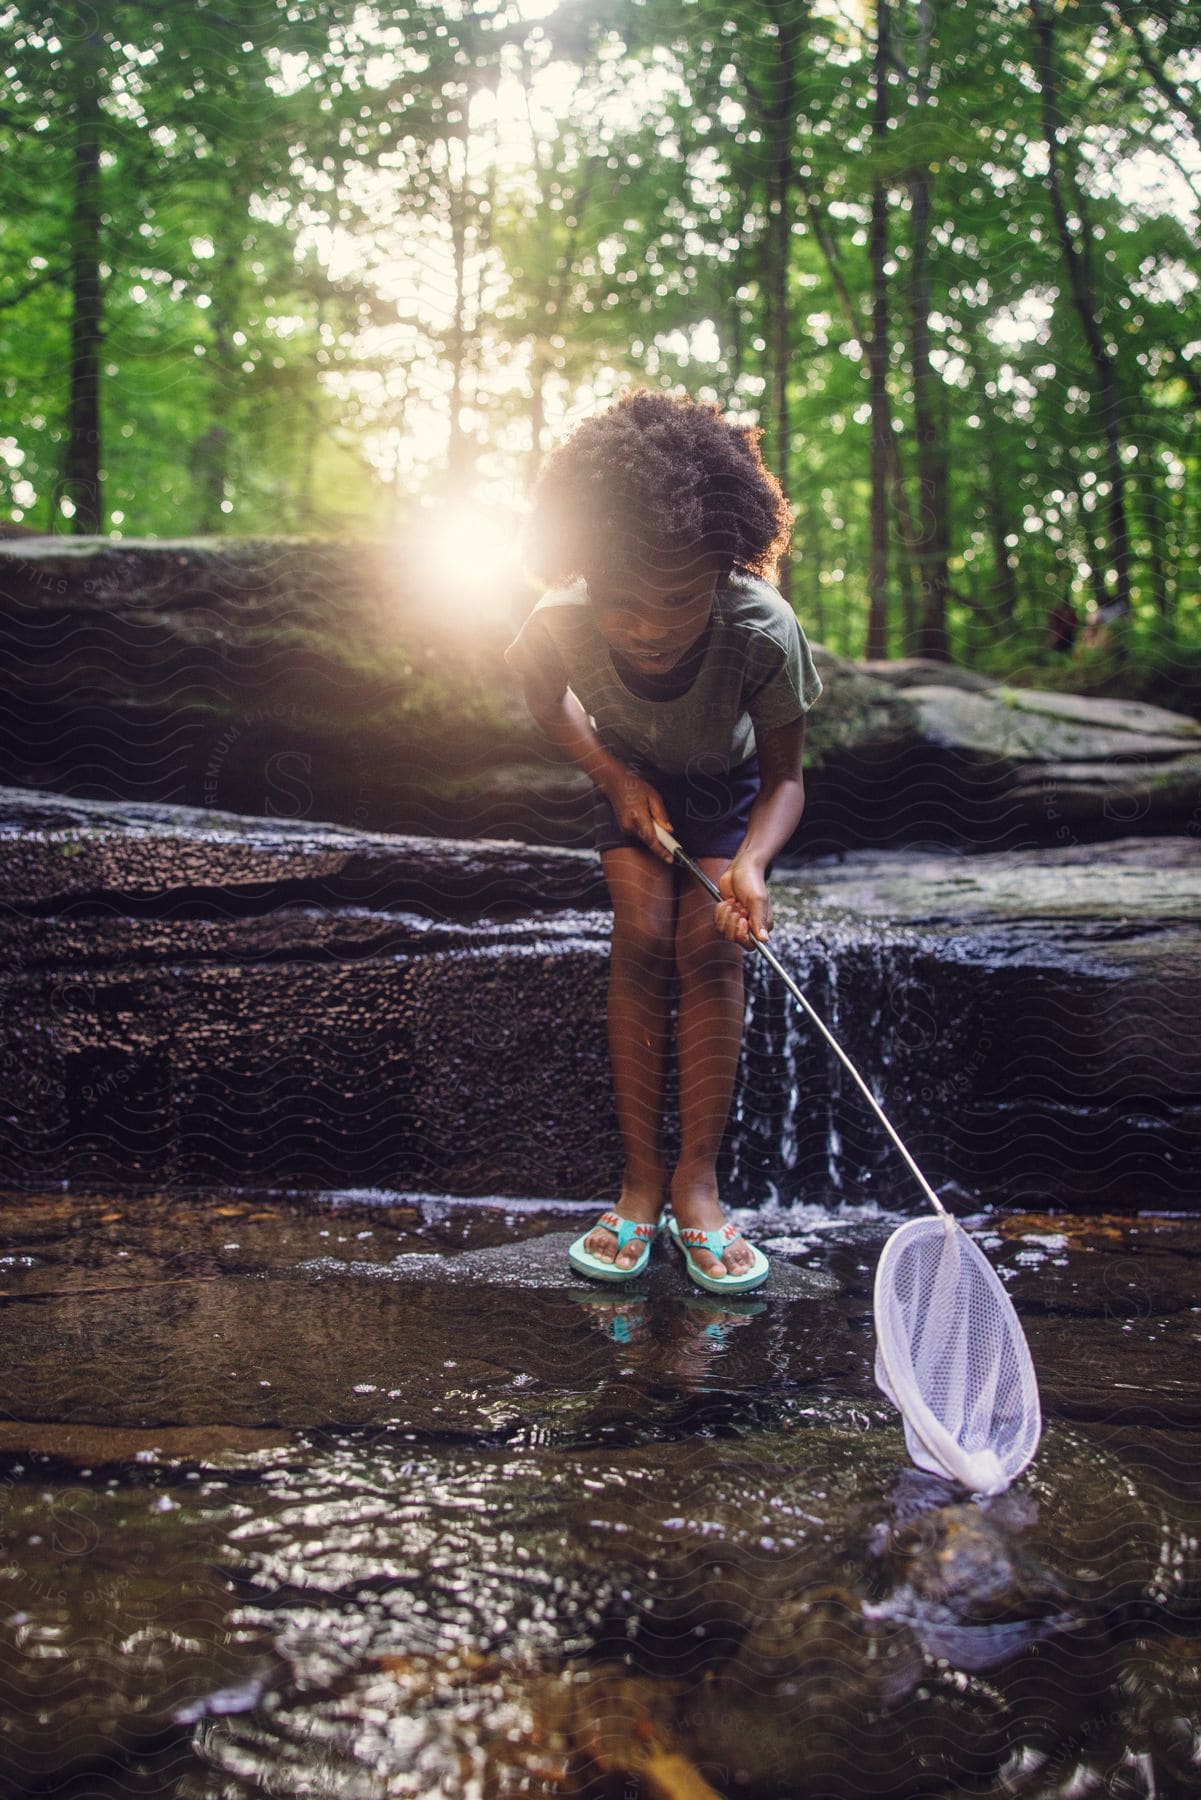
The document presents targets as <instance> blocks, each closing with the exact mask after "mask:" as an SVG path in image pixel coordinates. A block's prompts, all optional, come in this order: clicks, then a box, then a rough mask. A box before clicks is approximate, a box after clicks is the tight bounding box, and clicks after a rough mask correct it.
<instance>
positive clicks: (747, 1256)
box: [671, 1164, 755, 1277]
mask: <svg viewBox="0 0 1201 1800" xmlns="http://www.w3.org/2000/svg"><path fill="white" fill-rule="evenodd" d="M671 1210H672V1212H673V1213H674V1214H675V1216H676V1221H677V1223H678V1224H679V1225H681V1226H683V1227H687V1228H688V1229H690V1230H694V1231H720V1230H721V1228H722V1226H723V1225H726V1224H728V1223H729V1221H728V1220H727V1218H726V1215H725V1213H724V1212H723V1211H722V1209H721V1202H720V1200H719V1199H718V1198H717V1177H716V1175H715V1174H714V1172H713V1169H712V1167H711V1166H710V1167H706V1168H704V1169H698V1170H695V1171H693V1170H688V1169H686V1168H685V1167H684V1165H683V1164H681V1165H680V1167H679V1168H678V1169H677V1170H676V1172H675V1174H674V1175H673V1176H672V1179H671ZM688 1254H689V1255H690V1256H691V1257H692V1260H693V1262H694V1263H696V1265H697V1267H698V1268H699V1269H700V1271H701V1274H702V1275H713V1276H719V1277H720V1276H722V1275H745V1274H746V1272H747V1270H748V1269H749V1268H751V1266H752V1265H753V1263H754V1260H755V1259H754V1257H753V1256H752V1255H751V1247H750V1245H749V1244H748V1243H747V1241H746V1239H745V1238H744V1237H736V1238H735V1239H734V1240H733V1242H732V1243H730V1244H727V1246H726V1248H725V1250H724V1251H723V1252H722V1255H721V1259H720V1260H719V1259H718V1258H717V1257H716V1256H711V1255H710V1254H709V1252H708V1251H707V1250H705V1249H703V1248H702V1247H701V1246H700V1245H699V1244H689V1246H688Z"/></svg>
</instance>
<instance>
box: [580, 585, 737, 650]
mask: <svg viewBox="0 0 1201 1800" xmlns="http://www.w3.org/2000/svg"><path fill="white" fill-rule="evenodd" d="M721 573H722V572H721V570H720V569H719V568H718V567H717V566H716V565H715V564H714V563H713V562H712V561H710V559H709V558H707V557H690V558H689V559H688V560H687V561H682V562H679V563H677V564H675V565H674V566H673V567H670V568H667V569H649V570H647V571H645V572H643V571H641V570H640V571H637V572H632V571H626V572H623V573H622V574H621V575H618V576H604V577H598V578H597V579H596V580H589V582H588V593H589V596H590V598H591V601H592V610H593V614H594V616H595V618H596V623H597V628H598V630H599V631H600V634H601V636H602V637H603V638H604V640H605V642H606V643H607V644H608V645H609V647H610V648H611V649H613V650H616V651H617V654H618V655H619V656H621V657H624V658H625V660H626V661H627V662H629V663H633V665H634V667H635V668H636V669H639V670H641V671H642V673H643V674H645V675H664V674H666V672H667V671H668V670H669V669H674V668H675V666H676V664H677V663H678V662H680V661H681V660H682V659H683V658H684V657H685V656H686V655H687V654H688V652H689V650H691V648H692V646H693V645H694V644H695V643H696V641H697V639H698V638H699V637H700V636H701V635H702V634H703V632H704V630H705V627H706V625H707V624H708V623H709V615H710V613H711V612H712V611H713V601H714V597H715V595H716V593H717V585H718V582H719V581H720V579H721Z"/></svg>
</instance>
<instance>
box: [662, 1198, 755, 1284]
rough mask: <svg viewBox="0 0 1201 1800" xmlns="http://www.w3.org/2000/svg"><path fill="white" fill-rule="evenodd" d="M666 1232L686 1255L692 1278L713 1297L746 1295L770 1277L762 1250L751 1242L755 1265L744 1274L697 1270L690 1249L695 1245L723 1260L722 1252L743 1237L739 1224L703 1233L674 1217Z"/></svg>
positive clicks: (753, 1263)
mask: <svg viewBox="0 0 1201 1800" xmlns="http://www.w3.org/2000/svg"><path fill="white" fill-rule="evenodd" d="M667 1229H668V1231H670V1233H671V1235H672V1237H673V1238H674V1239H675V1241H676V1243H677V1244H678V1245H679V1247H680V1249H681V1250H682V1251H683V1252H684V1261H685V1263H686V1264H687V1267H688V1273H689V1275H691V1277H692V1279H693V1281H695V1282H696V1284H697V1286H698V1287H703V1288H705V1289H706V1290H707V1291H708V1292H709V1293H710V1294H745V1293H746V1292H747V1290H748V1289H749V1288H757V1287H761V1286H762V1284H763V1283H764V1282H765V1281H766V1280H767V1278H768V1276H769V1275H770V1274H771V1264H770V1263H769V1262H768V1260H767V1258H766V1256H764V1254H763V1252H762V1250H756V1248H755V1246H754V1244H751V1243H749V1242H748V1244H747V1248H748V1249H749V1251H750V1253H751V1257H752V1262H751V1266H750V1268H749V1269H747V1270H746V1271H745V1273H744V1274H742V1275H706V1274H705V1272H704V1270H703V1269H698V1268H697V1266H696V1264H695V1263H694V1262H693V1260H692V1256H691V1254H690V1251H689V1246H694V1247H695V1248H696V1249H698V1250H700V1249H704V1250H707V1251H708V1252H709V1254H710V1256H716V1257H718V1258H720V1257H721V1255H722V1253H723V1251H725V1250H728V1249H729V1247H730V1245H731V1244H732V1243H733V1242H734V1239H735V1238H738V1237H741V1236H742V1233H741V1232H740V1231H739V1229H738V1227H737V1226H736V1225H730V1224H728V1223H727V1224H725V1225H719V1226H718V1227H717V1229H716V1231H700V1230H693V1229H692V1228H691V1227H689V1226H684V1225H681V1224H680V1223H679V1222H678V1220H676V1219H675V1218H674V1217H672V1218H670V1219H668V1221H667Z"/></svg>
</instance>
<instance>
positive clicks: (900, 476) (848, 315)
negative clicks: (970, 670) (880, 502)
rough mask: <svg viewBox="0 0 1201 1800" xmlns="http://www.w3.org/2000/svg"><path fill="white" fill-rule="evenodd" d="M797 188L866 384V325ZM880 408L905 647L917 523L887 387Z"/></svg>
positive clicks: (913, 625) (913, 601)
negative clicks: (899, 548)
mask: <svg viewBox="0 0 1201 1800" xmlns="http://www.w3.org/2000/svg"><path fill="white" fill-rule="evenodd" d="M800 188H801V197H802V199H803V201H804V204H805V217H806V221H807V223H808V225H809V229H810V231H811V232H812V233H813V237H814V241H815V242H816V244H817V246H818V248H819V249H820V251H821V253H822V257H823V258H824V260H825V264H826V268H827V270H828V272H829V276H830V284H831V286H832V287H833V289H834V298H835V299H836V300H837V302H838V310H839V312H840V313H841V315H842V320H843V323H844V324H845V326H846V328H847V330H848V331H849V332H850V334H851V336H852V337H853V338H854V340H855V342H856V343H857V344H858V346H859V351H860V354H861V356H862V357H863V362H864V367H865V368H866V369H867V372H868V380H869V384H870V379H871V342H870V337H869V334H868V330H867V327H866V326H865V325H864V323H863V321H862V320H861V319H860V317H859V314H858V312H857V310H856V308H855V302H854V301H853V300H852V298H851V295H850V290H849V289H848V287H847V284H846V280H845V278H844V276H843V273H842V269H841V268H840V266H839V261H838V246H837V244H836V243H834V241H833V240H832V238H831V236H830V233H829V231H828V229H827V227H826V222H825V220H824V218H823V217H822V214H821V209H820V208H819V206H818V204H817V201H816V200H815V199H814V196H813V189H812V188H811V187H810V186H809V184H808V183H807V182H805V181H801V183H800ZM869 391H870V386H869ZM881 410H882V412H883V413H884V415H885V417H886V420H887V426H888V431H887V454H888V485H889V492H890V494H891V497H892V505H893V513H894V515H895V518H896V522H897V528H898V530H899V532H900V536H901V541H902V543H903V544H904V546H905V554H904V556H902V557H901V558H900V559H899V561H900V577H901V619H902V624H903V632H904V638H905V646H906V648H907V649H911V648H912V647H913V645H914V644H915V643H916V641H917V631H918V609H917V595H916V593H915V592H914V585H913V557H914V553H915V548H916V545H917V526H916V525H915V524H914V521H913V514H912V513H911V512H910V510H909V496H908V494H906V492H905V474H904V470H903V469H902V467H901V451H900V446H899V445H898V443H897V438H896V433H895V432H894V431H893V429H892V401H891V398H890V396H889V393H888V389H887V387H885V389H884V395H883V400H882V405H881Z"/></svg>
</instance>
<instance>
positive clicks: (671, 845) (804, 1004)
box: [655, 824, 948, 1218]
mask: <svg viewBox="0 0 1201 1800" xmlns="http://www.w3.org/2000/svg"><path fill="white" fill-rule="evenodd" d="M655 836H656V837H657V838H658V840H659V842H660V843H661V844H662V845H663V848H664V849H665V850H670V851H671V854H672V855H673V856H674V858H675V860H676V861H677V862H678V863H679V864H680V865H681V866H682V867H683V868H685V869H687V870H688V873H689V874H690V875H695V876H696V879H697V880H698V881H699V882H700V883H701V884H702V886H704V887H706V888H708V890H709V892H710V893H711V894H712V896H713V898H714V899H715V900H719V901H720V900H723V899H724V898H725V896H724V894H723V893H722V892H721V889H720V888H719V887H717V885H716V884H715V883H714V882H712V881H710V879H709V877H708V876H707V875H706V874H705V871H704V870H703V869H702V868H699V867H698V866H697V864H696V863H694V862H693V860H692V858H691V857H690V856H689V855H688V854H687V852H686V851H684V850H682V849H681V848H680V845H679V844H678V843H677V841H676V839H675V838H674V837H673V836H672V835H671V832H670V831H668V830H667V828H666V826H663V825H658V824H657V825H656V826H655ZM751 945H752V948H753V949H755V950H757V951H758V952H759V954H760V956H761V957H762V958H763V960H764V962H766V963H769V964H770V965H771V967H772V968H773V969H774V970H775V971H776V974H777V975H778V976H779V977H780V979H781V981H783V982H784V984H785V985H786V987H787V988H788V991H789V993H790V994H791V995H792V997H793V999H794V1000H796V1001H798V1002H799V1004H800V1006H801V1008H802V1009H803V1011H804V1012H805V1014H806V1016H807V1017H808V1018H809V1019H811V1020H812V1022H813V1024H814V1025H816V1026H817V1029H818V1030H819V1031H820V1032H821V1034H822V1036H823V1037H824V1038H825V1040H826V1042H827V1044H829V1046H830V1048H831V1050H833V1052H834V1054H835V1056H836V1057H837V1058H838V1060H839V1062H840V1063H841V1064H842V1066H843V1068H844V1069H846V1071H847V1073H848V1074H849V1075H851V1076H852V1077H853V1078H854V1081H855V1083H856V1085H857V1086H858V1088H859V1091H860V1092H861V1093H862V1095H863V1097H864V1099H865V1100H866V1101H867V1103H868V1105H869V1106H870V1107H871V1109H872V1111H873V1112H874V1113H875V1115H876V1117H877V1118H878V1119H879V1121H880V1123H881V1125H883V1127H884V1129H885V1131H886V1132H887V1133H888V1135H889V1137H890V1138H891V1139H892V1141H893V1143H894V1144H895V1145H896V1147H897V1149H898V1150H899V1151H900V1153H901V1155H902V1156H903V1157H904V1159H905V1161H906V1163H907V1164H908V1166H909V1169H910V1171H911V1172H912V1174H913V1175H914V1176H915V1178H916V1180H917V1183H918V1186H919V1187H920V1188H921V1190H922V1192H923V1194H925V1196H926V1199H927V1200H928V1201H929V1202H930V1204H931V1206H932V1207H933V1208H934V1210H935V1212H937V1213H941V1214H942V1216H943V1217H944V1218H946V1217H947V1216H948V1215H947V1209H946V1207H945V1206H944V1205H943V1203H942V1201H941V1200H940V1199H939V1197H938V1195H937V1194H936V1193H935V1192H934V1189H933V1188H932V1187H931V1186H930V1183H929V1182H928V1181H927V1180H926V1177H925V1176H924V1175H923V1174H922V1172H921V1170H920V1169H919V1168H918V1166H917V1164H916V1163H915V1162H914V1160H913V1158H912V1156H910V1154H909V1152H908V1150H907V1149H906V1148H905V1146H904V1144H903V1143H902V1142H901V1140H900V1138H899V1136H898V1135H897V1132H896V1130H895V1128H894V1126H893V1125H892V1123H891V1121H890V1120H889V1118H888V1116H887V1114H886V1113H885V1111H884V1108H883V1107H882V1106H881V1105H880V1102H879V1101H878V1100H877V1099H876V1096H875V1095H874V1094H873V1093H872V1090H871V1089H870V1088H869V1087H868V1085H867V1083H866V1081H864V1079H863V1077H862V1075H861V1074H860V1073H859V1071H858V1069H857V1068H856V1067H855V1065H854V1063H853V1062H852V1061H851V1059H850V1057H849V1056H848V1055H847V1053H846V1051H845V1050H844V1049H843V1047H842V1045H841V1044H840V1043H839V1042H838V1039H837V1038H836V1037H835V1036H834V1034H833V1033H832V1032H831V1031H830V1029H829V1027H828V1026H827V1025H826V1023H825V1021H824V1019H822V1018H820V1017H819V1016H818V1014H817V1013H815V1012H814V1010H813V1008H812V1007H811V1006H810V1004H809V1002H808V1000H806V998H805V996H804V994H802V992H801V990H800V988H799V987H798V986H797V984H796V982H795V981H794V980H793V979H792V976H791V975H790V974H789V973H788V970H787V969H786V968H785V967H784V965H783V963H782V962H781V961H780V959H779V957H778V956H776V955H775V954H774V953H773V952H772V951H771V950H769V949H768V947H767V945H766V944H764V943H762V942H761V941H760V939H759V938H756V937H752V939H751Z"/></svg>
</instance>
